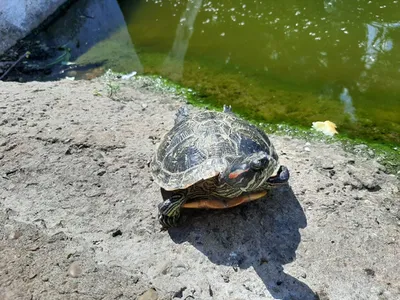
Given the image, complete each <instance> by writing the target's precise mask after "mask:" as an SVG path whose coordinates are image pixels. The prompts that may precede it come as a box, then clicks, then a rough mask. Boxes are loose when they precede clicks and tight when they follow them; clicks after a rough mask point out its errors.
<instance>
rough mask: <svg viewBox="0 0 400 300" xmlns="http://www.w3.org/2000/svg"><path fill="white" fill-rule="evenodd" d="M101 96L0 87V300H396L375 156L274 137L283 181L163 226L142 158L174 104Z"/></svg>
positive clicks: (395, 255) (394, 217) (398, 221)
mask: <svg viewBox="0 0 400 300" xmlns="http://www.w3.org/2000/svg"><path fill="white" fill-rule="evenodd" d="M147 88H148V87H147ZM106 95H107V91H106V85H105V83H104V82H102V81H101V80H97V81H93V82H84V81H81V82H70V81H61V82H48V83H36V82H34V83H28V84H17V83H3V82H0V124H1V125H0V153H1V155H2V156H0V157H1V159H0V224H2V225H1V226H0V299H138V298H139V297H141V296H142V297H149V299H153V298H155V297H157V299H201V300H202V299H218V300H225V299H230V300H231V299H255V300H257V299H288V300H289V299H298V300H308V299H325V300H326V299H331V300H333V299H341V300H350V299H369V300H381V299H388V300H390V299H393V300H395V299H399V298H400V273H399V271H398V270H399V269H400V263H399V262H400V254H399V249H400V233H399V230H400V194H399V185H400V184H399V180H398V179H397V178H396V177H395V176H392V175H388V174H385V173H384V172H383V171H382V169H383V168H381V167H380V166H379V164H378V163H377V162H375V161H373V160H371V159H367V158H365V157H363V156H358V155H356V156H354V155H352V154H349V153H347V152H345V151H344V150H343V149H342V148H341V147H340V146H338V145H326V144H324V143H321V142H310V145H309V146H308V147H309V150H310V151H305V150H304V145H305V142H306V141H304V140H299V139H293V138H289V137H281V136H271V139H272V141H273V142H274V144H275V146H276V148H277V150H278V152H279V154H280V157H281V162H282V163H283V164H285V165H287V166H288V167H289V169H290V170H291V179H290V187H287V188H280V189H277V190H274V191H273V192H271V193H270V194H269V195H268V196H267V197H266V198H265V199H263V200H260V201H255V202H253V203H248V204H245V205H242V206H239V207H236V208H233V209H229V210H225V211H190V212H186V213H185V214H186V216H187V221H186V223H185V224H184V225H183V226H182V227H180V228H176V229H172V230H170V231H168V232H160V229H159V224H158V221H157V205H158V203H159V202H160V201H161V195H160V191H159V188H158V187H157V186H156V185H155V184H154V182H153V181H152V180H151V178H150V173H149V168H148V162H149V160H150V158H151V156H152V154H153V151H154V149H155V144H157V142H158V141H159V139H160V137H161V136H162V135H163V134H164V133H165V132H166V131H167V130H168V129H169V128H170V127H171V126H172V124H173V119H174V114H175V112H176V110H177V108H178V107H179V106H180V105H181V104H182V102H181V101H180V99H177V97H175V96H170V95H166V94H160V93H155V92H152V91H149V90H147V89H146V87H143V86H141V85H140V84H139V83H137V82H136V81H135V80H134V81H132V82H126V83H122V82H121V89H120V91H119V92H118V94H117V95H116V96H115V97H114V99H116V100H111V99H109V98H107V96H106ZM143 104H145V105H146V109H145V110H143ZM118 231H119V232H120V233H121V234H118V235H116V234H113V233H115V232H118ZM74 262H77V263H79V268H80V270H81V272H80V273H79V277H76V278H75V277H72V276H69V275H68V270H69V268H70V266H71V265H72V264H73V263H74ZM139 299H140V298H139Z"/></svg>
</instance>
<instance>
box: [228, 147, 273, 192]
mask: <svg viewBox="0 0 400 300" xmlns="http://www.w3.org/2000/svg"><path fill="white" fill-rule="evenodd" d="M277 163H278V162H277V161H276V157H272V156H271V155H269V154H268V153H267V152H264V151H259V152H256V153H253V154H251V155H248V156H245V157H240V158H238V159H236V160H234V161H233V162H232V164H231V165H230V166H229V167H228V168H227V169H226V170H225V172H223V173H221V174H220V180H221V181H222V182H224V183H227V184H228V185H230V186H235V187H239V188H241V189H243V190H244V191H253V190H255V189H257V188H258V187H260V186H261V185H262V184H263V183H264V182H266V181H267V179H268V178H269V177H270V176H271V175H272V173H273V172H274V170H275V168H276V166H277Z"/></svg>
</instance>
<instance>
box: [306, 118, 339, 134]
mask: <svg viewBox="0 0 400 300" xmlns="http://www.w3.org/2000/svg"><path fill="white" fill-rule="evenodd" d="M312 128H314V129H315V130H316V131H320V132H322V133H323V134H325V135H329V136H333V135H334V134H337V133H338V132H337V130H336V124H335V123H333V122H331V121H325V122H313V123H312Z"/></svg>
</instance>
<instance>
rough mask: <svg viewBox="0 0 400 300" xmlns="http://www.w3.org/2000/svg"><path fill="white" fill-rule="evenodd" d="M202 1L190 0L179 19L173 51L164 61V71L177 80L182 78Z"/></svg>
mask: <svg viewBox="0 0 400 300" xmlns="http://www.w3.org/2000/svg"><path fill="white" fill-rule="evenodd" d="M202 2H203V0H194V1H188V3H187V6H186V9H185V10H184V12H183V13H182V17H181V18H180V20H179V24H178V28H177V30H176V35H175V40H174V43H173V45H172V49H171V52H170V53H169V54H168V57H167V58H166V59H165V61H164V66H163V73H166V74H169V75H170V76H171V77H172V78H174V79H175V80H177V79H181V78H182V75H183V63H184V59H185V55H186V51H187V49H188V46H189V40H190V38H191V36H192V33H193V31H194V28H193V26H194V22H195V20H196V16H197V14H198V12H199V9H200V7H201V3H202Z"/></svg>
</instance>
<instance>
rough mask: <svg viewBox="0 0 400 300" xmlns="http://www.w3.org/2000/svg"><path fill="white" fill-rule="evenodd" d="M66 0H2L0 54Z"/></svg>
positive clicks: (0, 3) (0, 6) (0, 10)
mask: <svg viewBox="0 0 400 300" xmlns="http://www.w3.org/2000/svg"><path fill="white" fill-rule="evenodd" d="M67 1H68V0H19V1H15V0H2V1H1V2H0V55H1V54H3V53H4V52H5V51H6V50H7V49H9V48H10V47H12V46H13V45H14V44H15V43H16V42H17V41H18V40H20V39H22V38H24V37H25V36H26V35H27V34H29V33H30V32H31V31H32V30H33V29H35V28H36V27H38V26H39V25H40V24H41V23H42V22H43V21H44V20H46V19H47V18H48V17H49V16H50V15H51V14H53V13H54V12H55V11H56V10H57V8H59V7H60V6H61V5H62V4H64V3H65V2H67Z"/></svg>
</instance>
